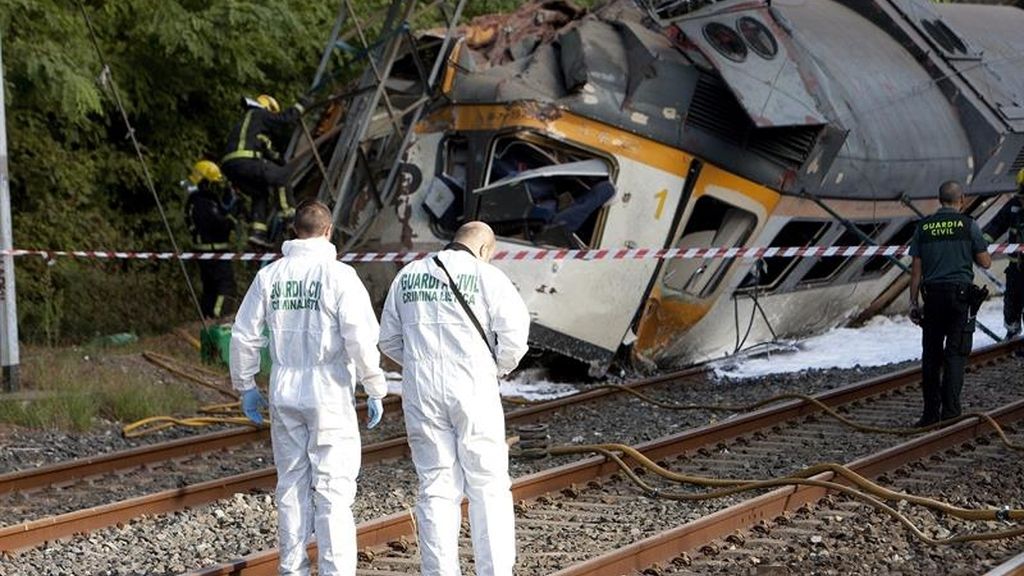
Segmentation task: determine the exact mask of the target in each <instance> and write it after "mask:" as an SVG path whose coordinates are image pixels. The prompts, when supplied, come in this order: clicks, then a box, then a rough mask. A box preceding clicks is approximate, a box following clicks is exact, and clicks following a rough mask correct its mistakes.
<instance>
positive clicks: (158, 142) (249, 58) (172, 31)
mask: <svg viewBox="0 0 1024 576" xmlns="http://www.w3.org/2000/svg"><path fill="white" fill-rule="evenodd" d="M79 2H81V4H79ZM350 2H351V4H352V5H353V6H354V7H355V9H356V10H357V11H358V12H359V14H360V17H361V18H362V19H363V20H364V21H365V22H366V24H367V28H368V31H367V35H368V36H370V38H371V40H372V34H373V33H374V31H375V29H376V28H379V26H380V23H381V22H382V21H383V16H384V14H385V13H386V11H387V10H386V8H387V6H388V5H389V4H390V1H389V0H350ZM583 3H584V4H590V3H592V0H589V1H586V2H583ZM519 5H520V2H519V1H518V0H470V1H469V2H468V4H467V9H466V12H465V14H464V16H465V17H466V18H471V17H473V16H477V15H480V14H482V13H488V12H493V11H507V10H512V9H515V8H517V7H518V6H519ZM338 6H339V3H338V0H319V1H314V2H309V1H308V0H280V1H276V2H266V1H264V0H75V1H68V0H0V41H2V42H3V65H4V79H5V83H6V85H5V86H4V88H5V89H6V96H7V107H8V109H7V130H8V142H9V148H10V149H9V153H10V168H11V193H12V207H13V211H14V236H15V245H16V246H19V247H24V248H51V249H70V248H75V249H82V248H86V249H111V248H119V249H146V250H166V249H169V248H170V242H169V240H168V237H167V234H166V232H165V230H164V228H163V224H162V222H161V220H160V218H159V214H158V212H157V210H156V204H155V202H154V200H153V197H152V195H151V194H150V192H149V191H148V190H147V188H146V185H145V181H144V178H143V174H142V171H141V168H140V165H139V163H138V161H137V159H136V157H135V152H134V149H133V148H132V146H131V143H130V141H129V140H128V139H127V138H126V136H127V131H126V128H125V125H124V122H123V120H122V118H121V113H120V111H119V110H118V109H117V107H116V106H115V102H114V97H113V90H112V88H113V86H115V85H116V87H117V91H118V93H119V94H120V96H121V99H122V101H123V104H124V106H125V108H126V111H127V115H128V118H129V120H130V121H131V123H132V125H133V126H134V128H135V134H136V136H137V138H138V139H139V141H140V142H141V143H142V145H143V146H145V150H144V153H145V156H146V160H147V162H148V164H149V167H150V170H151V173H152V176H153V180H154V182H155V185H156V188H157V192H158V194H159V195H160V197H161V201H162V202H163V204H164V205H165V209H166V211H167V214H168V216H169V217H170V220H171V224H172V227H173V229H174V234H175V236H176V237H177V238H178V239H179V240H180V241H183V240H184V239H185V238H186V234H185V225H184V222H183V218H182V217H181V210H182V204H183V202H184V197H183V192H182V191H181V189H180V188H179V186H178V185H177V183H178V182H179V181H180V180H181V179H182V178H183V177H184V176H185V175H186V174H187V171H188V168H189V166H190V165H191V164H192V162H193V161H194V160H196V159H197V158H200V157H203V156H205V157H209V158H213V159H216V158H218V157H219V156H220V153H221V149H222V147H223V144H224V142H223V140H224V138H225V137H226V134H227V132H228V131H229V130H230V128H231V126H232V125H233V123H234V122H236V121H237V119H238V115H239V107H238V103H239V99H240V97H241V96H243V95H256V94H259V93H263V92H266V93H270V94H274V95H276V97H277V98H278V100H279V101H280V102H281V103H282V105H288V104H289V103H290V101H292V100H293V99H295V98H297V97H298V96H299V95H300V94H302V93H303V92H304V91H305V90H306V89H307V88H308V86H309V81H310V80H311V79H312V77H313V72H314V70H315V67H316V65H317V64H318V62H319V60H320V53H321V50H322V49H323V43H324V41H325V40H326V37H327V35H328V33H329V32H330V28H331V25H332V23H333V21H334V17H335V14H336V11H337V9H338ZM84 14H88V16H89V18H90V19H91V21H92V23H93V25H94V27H95V30H96V36H97V41H98V43H99V47H100V49H101V51H102V53H103V55H102V58H101V56H100V55H99V54H97V51H96V48H95V47H94V46H93V42H92V39H91V37H90V33H89V28H88V27H87V25H86V20H85V17H84ZM437 22H440V15H439V14H438V13H437V11H436V10H430V11H427V12H423V13H422V14H420V15H419V16H418V17H417V19H416V21H414V22H413V25H414V26H417V27H419V26H431V25H435V24H436V23H437ZM350 42H351V43H353V44H355V43H357V42H358V40H357V39H351V40H350ZM104 63H105V64H106V65H108V66H109V73H105V72H104ZM51 264H53V263H51ZM193 274H194V275H195V271H194V270H193ZM17 283H18V293H19V302H18V304H19V317H20V318H19V320H20V326H21V328H22V335H23V337H24V338H27V339H29V340H46V341H49V342H55V341H59V340H67V339H72V340H80V339H82V338H89V337H91V336H93V335H94V334H95V333H96V332H106V331H122V330H128V329H134V330H142V331H145V330H151V329H162V328H166V327H167V326H168V325H169V324H171V323H173V322H175V321H180V320H181V319H184V318H189V317H191V316H190V314H193V313H192V312H190V305H189V301H188V298H187V292H186V290H185V288H184V283H183V281H182V279H181V277H180V270H179V269H178V268H177V267H176V266H173V265H170V264H167V263H164V264H159V265H147V264H123V263H121V264H119V263H81V262H60V263H57V264H55V265H51V266H47V265H46V264H45V263H43V262H41V261H39V260H19V262H18V278H17ZM157 303H159V304H160V305H155V304H157Z"/></svg>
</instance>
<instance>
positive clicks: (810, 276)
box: [800, 222, 885, 284]
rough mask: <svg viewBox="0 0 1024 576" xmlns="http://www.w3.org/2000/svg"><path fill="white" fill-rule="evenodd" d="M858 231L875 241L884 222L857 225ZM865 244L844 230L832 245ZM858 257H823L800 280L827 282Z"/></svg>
mask: <svg viewBox="0 0 1024 576" xmlns="http://www.w3.org/2000/svg"><path fill="white" fill-rule="evenodd" d="M855 226H856V227H857V229H858V230H860V231H861V233H863V234H864V235H866V236H867V237H868V238H872V239H874V238H875V236H876V235H877V234H878V232H880V231H881V230H882V229H883V228H884V227H885V223H884V222H866V223H861V224H855ZM864 244H865V242H864V241H863V240H861V236H860V235H859V234H857V233H855V232H854V231H852V230H848V229H846V228H845V227H844V228H843V233H842V235H840V236H839V238H837V239H836V241H835V242H833V243H832V245H833V246H836V247H843V248H845V247H848V246H863V245H864ZM854 258H856V256H821V257H819V258H818V261H817V262H815V263H814V266H812V267H811V269H810V270H808V271H807V273H806V274H804V277H803V278H801V279H800V284H811V283H817V282H826V281H828V280H831V279H833V278H835V277H836V275H838V274H839V272H840V271H841V270H842V269H843V268H845V267H846V265H847V264H849V263H851V262H853V259H854Z"/></svg>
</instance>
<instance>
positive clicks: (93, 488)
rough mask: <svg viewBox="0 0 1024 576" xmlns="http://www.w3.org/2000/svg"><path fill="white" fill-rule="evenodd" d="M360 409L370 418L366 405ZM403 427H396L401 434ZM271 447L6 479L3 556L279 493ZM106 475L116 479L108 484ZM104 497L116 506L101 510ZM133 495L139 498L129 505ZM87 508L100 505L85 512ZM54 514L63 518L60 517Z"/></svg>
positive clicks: (176, 449) (594, 396)
mask: <svg viewBox="0 0 1024 576" xmlns="http://www.w3.org/2000/svg"><path fill="white" fill-rule="evenodd" d="M703 373H704V369H702V368H691V369H687V370H682V371H678V372H675V373H672V374H666V375H662V376H657V377H653V378H647V379H643V380H639V381H636V382H633V383H630V384H628V385H627V386H628V387H629V388H631V389H634V390H642V389H646V388H650V387H654V386H657V385H663V384H672V383H676V382H679V381H682V380H686V379H688V378H693V377H698V376H701V375H703ZM617 393H618V391H616V390H612V389H596V390H591V391H585V392H581V393H578V394H574V395H572V396H567V397H564V398H559V399H555V400H551V401H548V402H542V403H538V404H535V405H532V406H528V407H525V408H520V409H517V410H514V411H511V412H509V413H508V414H507V415H506V421H507V422H508V423H509V425H516V424H522V423H528V422H532V421H534V420H536V419H538V418H543V417H545V416H548V415H550V414H552V413H554V412H557V411H560V410H563V409H565V408H568V407H572V406H579V405H582V404H585V403H589V402H595V401H597V402H600V401H605V400H608V399H610V398H612V397H614V396H615V395H616V394H617ZM393 398H394V399H393V400H391V401H390V404H391V409H390V411H389V412H386V414H387V415H388V420H389V421H391V422H392V423H394V422H396V421H400V418H398V416H399V415H400V408H401V402H400V400H399V398H397V397H393ZM357 408H358V409H360V410H365V407H364V405H363V404H359V405H358V407H357ZM357 411H358V410H357ZM396 411H398V412H399V414H398V415H396V414H395V412H396ZM360 417H361V418H362V417H363V415H362V414H361V413H360ZM398 425H400V424H395V425H393V430H394V431H397V426H398ZM268 439H269V431H268V430H267V429H265V428H263V429H244V430H231V431H224V432H217V433H213V434H205V435H201V436H195V437H191V438H185V439H180V440H176V441H172V442H166V443H161V444H154V445H151V446H146V447H143V448H137V449H133V450H129V451H123V452H119V453H114V454H109V455H105V456H102V457H96V458H85V459H81V460H77V461H74V462H69V463H62V464H57V465H53V466H47V467H43V468H39V469H34V470H26V471H20V472H13V473H9V474H5V475H3V476H0V505H2V506H3V508H4V509H5V511H6V512H5V517H4V519H3V520H0V522H2V523H3V524H8V525H7V526H0V552H2V551H15V550H21V549H24V548H30V547H33V546H37V545H39V544H41V543H43V542H46V541H49V540H53V539H56V538H62V537H65V536H70V535H73V534H78V533H84V532H90V531H93V530H96V529H99V528H103V527H107V526H112V525H115V524H117V523H123V522H127V521H130V520H131V519H133V518H137V517H140V516H143V515H153V514H161V513H167V512H174V511H177V510H181V509H184V508H187V507H194V506H200V505H203V504H207V503H211V502H214V501H217V500H220V499H224V498H230V497H231V496H232V495H234V494H236V493H238V492H245V491H249V490H270V489H273V487H274V485H275V484H276V482H277V475H276V472H275V470H274V468H273V467H272V466H269V464H270V463H271V456H270V449H269V445H268V443H267V440H268ZM407 452H408V448H407V443H406V439H405V437H404V436H399V437H395V438H390V439H387V440H382V441H379V442H375V443H372V444H366V445H364V447H363V455H362V460H363V464H364V466H366V465H369V464H373V463H374V462H380V461H384V460H389V459H395V458H400V457H403V456H404V455H406V454H407ZM261 464H265V465H266V466H260V465H261ZM102 475H107V476H108V477H110V476H113V478H109V479H108V481H106V482H105V481H104V480H103V479H102V478H100V476H102ZM151 488H156V489H155V490H151ZM104 494H106V495H107V497H108V500H107V501H105V502H104V503H103V504H100V505H96V504H95V502H96V500H97V498H101V499H102V498H103V495H104ZM126 494H132V495H134V496H133V497H129V498H125V495H126ZM82 502H92V503H93V504H90V505H88V506H87V507H85V506H82V505H81V503H82ZM39 511H44V512H45V514H40V512H39ZM53 511H58V512H60V513H58V514H56V515H54V514H53Z"/></svg>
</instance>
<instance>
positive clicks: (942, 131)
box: [310, 0, 1024, 372]
mask: <svg viewBox="0 0 1024 576" xmlns="http://www.w3.org/2000/svg"><path fill="white" fill-rule="evenodd" d="M1022 29H1024V11H1020V10H1018V9H1016V8H1009V7H996V6H979V5H948V4H946V5H939V4H933V3H931V2H930V1H927V0H814V1H809V0H776V1H774V2H770V3H769V2H767V1H750V0H747V1H742V0H731V1H730V0H726V1H718V2H713V1H703V2H701V1H684V0H666V1H661V2H654V1H647V2H643V1H635V2H634V1H625V0H620V1H617V2H612V3H610V4H608V5H606V6H604V7H601V8H598V9H595V10H594V11H592V12H590V13H583V12H581V11H578V10H577V9H576V8H574V7H573V6H571V5H570V4H567V3H563V2H541V3H535V4H532V5H530V6H526V7H524V8H523V9H522V10H520V12H519V13H517V14H514V15H509V16H507V17H504V18H500V19H496V18H493V17H490V18H487V19H484V20H480V21H476V22H473V23H471V24H469V25H468V26H467V27H464V28H462V29H460V32H461V34H460V35H459V36H458V38H457V40H456V41H455V42H454V43H452V44H451V46H450V50H449V51H448V52H447V53H446V54H445V56H444V57H445V62H446V66H445V67H444V69H443V70H442V73H441V74H440V76H439V79H438V86H437V92H436V95H435V97H434V98H433V100H432V101H431V104H430V106H429V108H428V110H427V111H426V113H425V114H424V115H423V116H422V119H420V120H419V121H418V123H417V124H416V125H415V126H414V131H415V136H414V138H412V140H411V145H410V146H409V147H408V148H407V149H406V150H405V151H404V156H403V160H404V165H403V166H404V168H403V175H404V176H405V177H404V178H398V179H396V182H397V183H396V184H395V186H394V191H393V193H392V194H391V195H389V196H385V197H386V198H387V200H388V201H387V202H386V205H383V206H382V207H381V208H380V209H378V210H370V211H360V210H359V209H358V207H359V206H366V205H370V204H372V203H371V202H369V201H368V200H367V199H366V198H362V200H360V198H359V197H360V195H363V196H365V195H366V194H367V190H368V189H370V188H372V187H366V186H362V187H350V188H349V189H348V190H345V191H342V192H341V193H340V194H341V197H339V198H336V199H335V201H336V202H341V203H343V204H344V205H345V206H346V210H345V211H344V212H343V213H341V214H339V218H340V225H341V228H342V229H344V230H346V231H349V233H350V234H354V233H353V232H351V231H353V230H361V231H360V232H358V237H352V236H350V237H348V238H347V240H348V241H349V245H352V246H355V245H358V246H360V247H362V248H365V249H380V250H433V249H436V248H437V247H438V246H439V245H441V244H442V243H443V242H445V241H446V239H448V238H450V237H451V235H452V233H453V231H454V229H455V228H456V227H457V226H458V224H459V223H461V222H463V221H465V220H469V219H480V220H484V221H487V222H489V223H491V224H492V226H493V227H494V228H495V230H496V231H497V232H498V235H499V237H500V238H499V242H500V244H501V247H502V248H509V249H518V248H522V247H546V248H550V247H563V248H573V247H589V248H613V249H617V248H623V247H644V248H652V247H657V248H661V247H709V246H716V247H754V246H787V247H789V246H797V247H801V246H830V245H837V246H851V245H852V246H856V245H862V244H865V243H869V242H870V243H877V244H904V243H906V242H907V241H908V240H909V238H910V235H911V234H912V230H913V224H914V221H915V219H916V216H915V213H914V211H913V208H916V209H918V210H922V211H928V212H930V211H932V210H934V209H935V207H936V205H935V202H934V200H933V198H934V196H935V192H936V190H937V187H938V186H939V184H940V183H941V182H943V181H945V180H949V179H957V180H960V181H963V182H966V183H969V185H970V186H969V190H970V194H971V199H970V200H971V202H970V210H971V213H972V214H973V215H974V216H975V217H976V218H978V219H979V221H981V223H982V224H984V222H985V221H987V219H989V218H991V217H992V215H994V214H995V212H996V211H997V210H998V209H999V207H1001V205H1002V204H1003V202H1005V197H1006V194H1007V193H1008V192H1010V191H1012V190H1013V189H1014V186H1015V184H1014V175H1015V174H1016V172H1017V170H1019V169H1020V168H1022V167H1024V66H1022V64H1024V37H1021V35H1020V34H1019V31H1020V30H1022ZM396 70H398V71H399V72H397V74H400V71H401V65H400V64H399V65H396ZM339 119H340V120H338V121H339V122H340V121H343V117H341V116H339ZM378 121H379V122H385V121H386V120H385V119H380V120H378ZM371 133H372V129H371ZM367 142H368V143H364V146H367V147H368V149H370V148H372V146H374V145H379V144H380V143H379V142H378V143H374V142H373V141H372V137H371V138H370V139H369V140H368V141H367ZM392 148H393V146H392ZM310 173H312V172H310ZM539 198H543V200H540V199H539ZM360 219H363V220H366V219H369V220H368V221H364V222H357V221H358V220H360ZM496 264H497V265H498V266H499V267H501V268H502V269H504V270H505V271H506V272H507V273H508V274H509V276H510V277H511V278H512V279H513V281H514V282H515V283H516V285H517V286H518V287H519V289H520V291H521V294H522V295H523V297H524V299H525V300H526V303H527V305H528V306H529V308H530V311H531V313H532V315H533V321H534V323H533V329H532V332H531V340H532V345H533V346H535V347H537V348H539V349H543V350H549V351H553V352H556V353H558V354H562V355H566V356H569V357H572V358H576V359H579V360H582V361H584V362H586V363H589V364H590V365H591V366H592V368H593V369H594V370H595V371H597V372H600V371H602V370H603V369H605V368H606V367H607V366H608V365H609V364H610V363H611V362H612V360H613V359H614V358H615V357H616V356H617V355H618V356H619V357H625V356H626V354H625V353H627V352H628V353H629V356H630V357H631V358H632V359H633V360H638V361H640V362H642V363H653V364H658V365H671V364H685V363H692V362H698V361H702V360H706V359H709V358H713V357H718V356H721V355H723V354H727V353H731V352H734V351H735V350H737V349H739V348H741V347H744V346H750V345H752V344H755V343H759V342H765V341H768V340H771V339H773V338H774V337H783V336H798V335H802V334H807V333H811V332H814V331H819V330H823V329H826V328H829V327H832V326H835V325H837V324H840V323H843V322H849V321H851V320H853V319H855V318H857V317H865V316H867V315H870V314H872V313H876V312H879V311H882V310H884V309H886V308H887V307H888V306H890V305H891V304H892V303H893V302H895V301H896V298H897V296H899V295H900V294H901V293H902V292H903V291H904V290H905V287H906V284H907V282H906V281H907V278H906V275H905V274H903V272H902V271H901V269H900V268H899V267H898V266H897V265H895V263H894V262H892V261H890V260H887V259H886V258H884V257H875V258H845V257H838V256H832V257H821V258H769V259H765V260H763V261H753V260H730V259H709V260H703V261H702V260H670V261H664V262H659V261H654V260H643V261H641V260H632V261H609V260H598V261H589V262H582V261H573V260H568V261H559V262H552V261H545V262H510V261H501V262H497V263H496ZM395 271H396V269H395V268H393V267H391V268H387V269H385V268H384V267H374V268H372V269H371V268H368V269H367V270H366V272H367V273H368V274H369V275H370V276H371V277H372V281H371V284H372V285H374V287H375V291H376V292H377V293H378V295H380V296H382V295H383V294H382V293H383V290H385V289H386V287H387V282H388V281H389V280H390V276H393V274H394V273H395ZM900 302H902V299H900Z"/></svg>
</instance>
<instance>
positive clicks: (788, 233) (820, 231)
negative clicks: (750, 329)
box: [740, 220, 830, 290]
mask: <svg viewBox="0 0 1024 576" xmlns="http://www.w3.org/2000/svg"><path fill="white" fill-rule="evenodd" d="M829 224H830V223H829V222H827V221H820V220H819V221H814V220H791V221H789V222H787V223H786V225H785V226H783V227H782V230H779V233H778V234H777V235H776V236H775V239H774V240H772V241H771V244H769V246H772V247H779V248H807V247H809V246H814V245H815V244H816V243H817V242H818V240H819V239H820V238H821V237H822V236H823V235H824V234H825V232H826V231H827V230H828V229H829ZM799 261H800V258H799V257H797V256H773V257H771V258H764V264H762V265H760V267H752V268H751V272H750V273H749V274H747V277H746V278H745V279H744V280H743V282H741V283H740V288H744V289H746V288H755V287H756V288H762V289H768V290H772V289H774V288H777V287H778V286H779V284H780V283H781V282H782V281H783V280H784V279H785V277H786V275H788V274H789V272H790V271H792V270H793V269H794V268H795V267H796V264H797V263H798V262H799Z"/></svg>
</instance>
